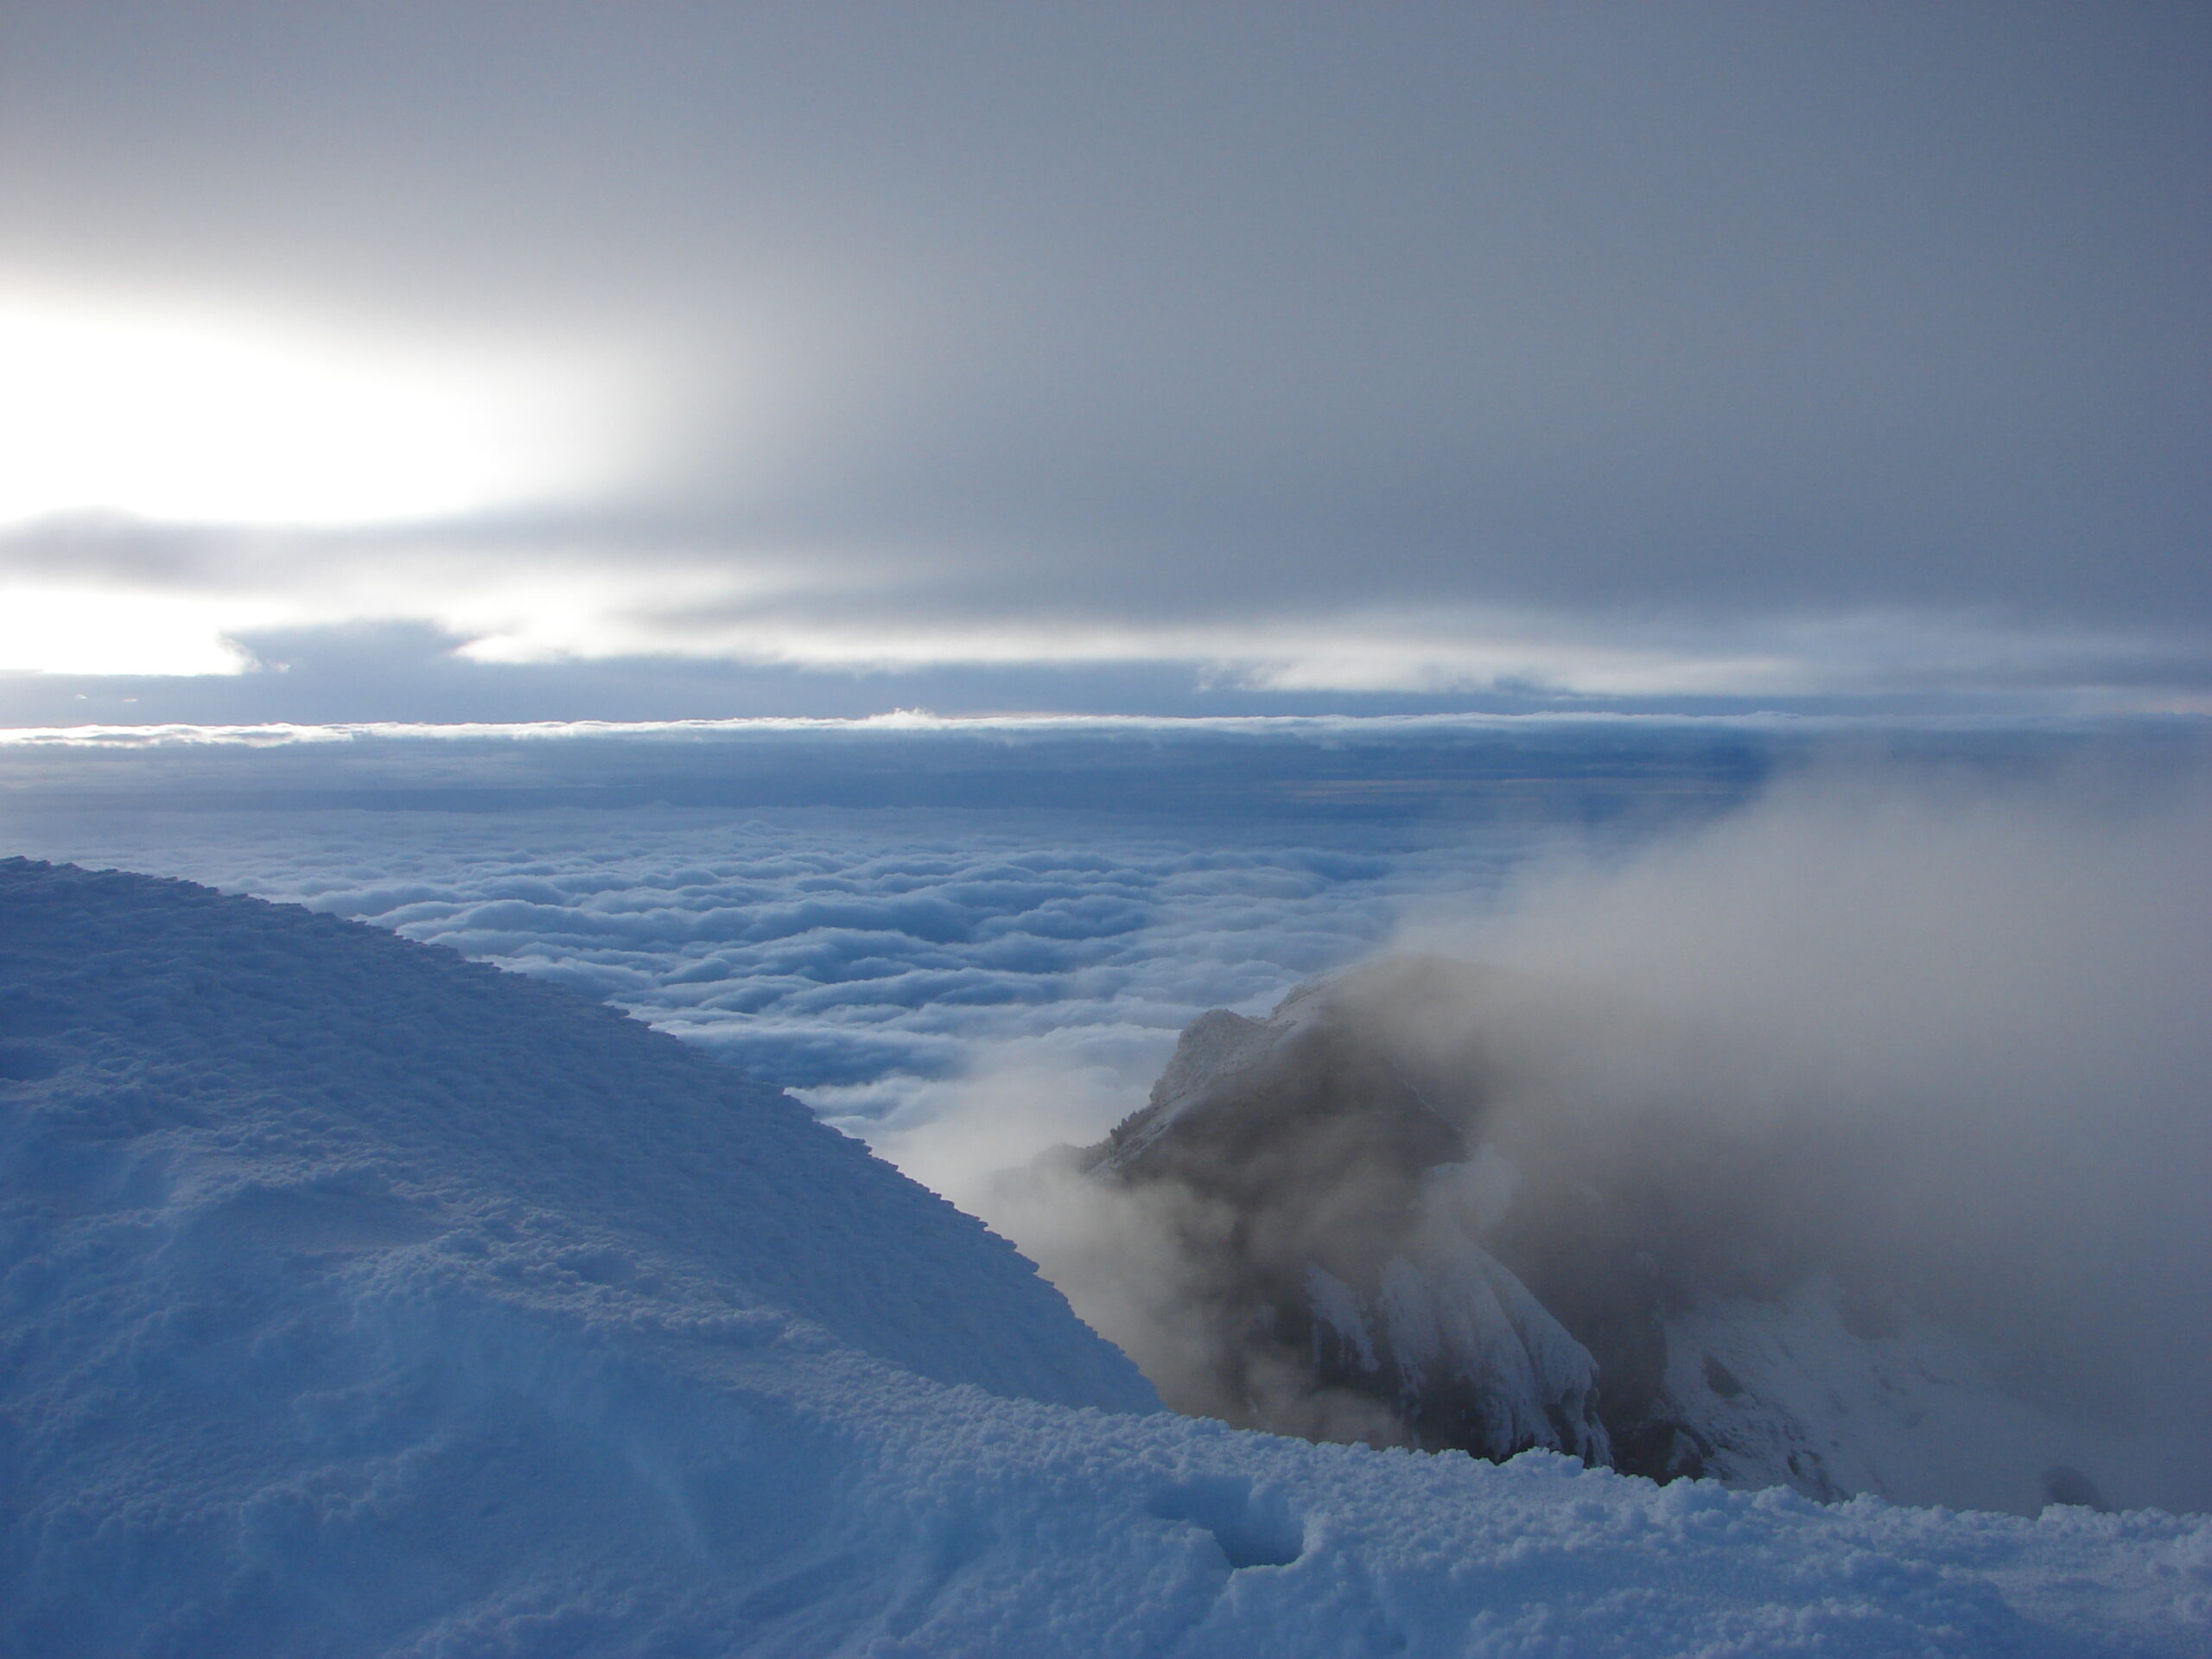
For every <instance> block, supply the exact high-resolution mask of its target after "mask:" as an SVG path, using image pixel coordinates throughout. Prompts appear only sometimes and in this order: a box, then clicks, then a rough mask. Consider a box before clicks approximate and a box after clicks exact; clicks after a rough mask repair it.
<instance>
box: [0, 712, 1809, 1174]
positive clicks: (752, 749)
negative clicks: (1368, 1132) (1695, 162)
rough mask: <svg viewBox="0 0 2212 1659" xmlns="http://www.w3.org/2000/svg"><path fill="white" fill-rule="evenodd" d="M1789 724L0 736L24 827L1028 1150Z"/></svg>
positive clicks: (37, 843) (1731, 767)
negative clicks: (453, 960)
mask: <svg viewBox="0 0 2212 1659" xmlns="http://www.w3.org/2000/svg"><path fill="white" fill-rule="evenodd" d="M1766 741H1767V736H1766V734H1765V732H1764V729H1763V728H1760V727H1759V726H1758V725H1757V723H1755V722H1754V723H1749V724H1746V723H1730V722H1718V723H1716V724H1715V725H1714V727H1713V728H1711V729H1710V730H1707V729H1703V728H1696V727H1694V726H1679V725H1674V724H1667V723H1660V724H1655V725H1651V726H1649V727H1643V726H1637V725H1636V724H1634V723H1632V722H1631V723H1622V722H1604V721H1599V722H1591V723H1588V724H1586V725H1579V724H1572V723H1570V724H1567V725H1565V726H1558V725H1553V724H1548V723H1542V722H1539V723H1537V724H1535V725H1533V726H1529V725H1523V726H1520V727H1509V726H1507V725H1504V724H1503V723H1501V722H1497V721H1467V722H1453V721H1421V720H1414V721H1376V722H1359V721H1350V722H1347V721H1275V722H1268V721H1215V722H1206V721H1188V722H1173V721H1091V722H1084V721H1037V722H988V721H974V722H932V721H927V720H925V719H911V718H910V719H906V720H902V721H890V722H868V721H855V722H832V721H798V722H791V721H755V722H731V723H727V724H724V725H721V726H712V725H709V726H701V725H696V724H695V725H689V726H687V725H681V724H677V725H666V724H664V725H661V726H655V727H640V728H604V727H587V728H575V727H571V728H454V729H452V730H448V731H445V732H440V731H439V730H437V729H436V728H259V729H250V730H241V729H236V728H165V729H163V730H162V731H158V732H155V731H150V730H147V729H139V730H135V731H134V730H132V729H130V728H118V729H114V730H110V731H99V730H94V729H87V728H78V729H75V730H73V731H72V730H64V731H60V732H49V733H41V734H23V733H17V734H10V740H9V741H5V742H0V783H4V784H5V785H6V786H7V787H6V792H5V795H4V798H3V800H0V838H3V839H4V841H5V842H6V848H7V850H8V851H10V852H11V853H20V854H25V855H33V856H38V857H45V858H52V859H56V860H68V861H76V862H79V863H84V864H87V865H92V866H96V867H97V866H116V867H119V868H129V869H137V870H144V871H149V872H153V873H156V874H168V875H178V876H183V877H187V878H188V879H190V880H197V881H202V882H206V883H208V884H210V885H212V886H214V887H220V888H222V889H224V890H226V891H229V892H238V893H252V894H255V895H257V896H259V897H262V898H266V899H277V900H282V901H289V902H295V903H300V904H304V905H308V906H311V907H313V908H315V909H317V910H321V911H325V912H329V913H332V914H335V915H340V916H345V917H349V918H358V919H360V920H363V921H366V922H371V923H373V924H375V925H379V926H385V927H390V928H392V929H394V930H396V931H399V932H401V933H403V934H404V935H406V936H407V937H409V938H416V939H421V940H424V941H426V942H429V943H434V944H443V945H447V946H448V947H450V948H453V949H454V950H461V951H462V952H464V953H465V954H467V955H469V956H472V957H480V958H483V959H485V960H487V961H491V962H494V963H498V964H499V965H500V966H502V967H505V968H511V969H518V970H519V971H522V972H524V973H529V974H532V975H535V976H540V977H543V978H548V979H552V980H556V981H559V982H563V983H565V984H569V985H571V986H574V987H575V988H577V989H580V990H582V991H584V992H586V993H588V994H589V995H594V996H598V997H605V998H607V999H609V1000H611V1001H614V1002H615V1003H617V1004H619V1005H620V1006H621V1007H625V1008H626V1009H629V1010H631V1011H632V1012H633V1013H634V1014H637V1015H638V1016H639V1017H640V1018H642V1019H645V1020H650V1021H651V1022H652V1023H653V1024H655V1025H657V1026H658V1027H662V1028H664V1029H665V1030H668V1031H670V1032H671V1033H675V1034H677V1035H678V1036H681V1037H683V1038H685V1039H690V1040H693V1041H696V1042H698V1043H700V1044H702V1046H707V1047H709V1048H710V1049H711V1050H713V1051H714V1052H716V1053H717V1054H719V1055H721V1056H722V1057H724V1058H728V1059H729V1060H730V1061H732V1062H733V1063H734V1064H735V1065H739V1066H741V1067H742V1068H743V1069H745V1070H746V1071H748V1072H750V1073H752V1074H753V1075H754V1076H757V1077H761V1078H763V1079H764V1080H766V1081H770V1082H773V1083H777V1084H783V1085H785V1086H787V1087H790V1088H792V1089H794V1090H798V1091H799V1092H800V1093H801V1095H802V1096H803V1097H804V1098H805V1099H807V1100H808V1101H809V1102H810V1103H811V1104H812V1105H814V1106H815V1108H816V1109H817V1110H818V1111H820V1112H822V1113H823V1115H824V1116H827V1117H829V1119H830V1120H831V1121H833V1122H838V1123H840V1124H841V1125H842V1126H844V1127H847V1128H852V1129H855V1130H856V1131H859V1132H863V1133H866V1134H868V1136H869V1138H870V1139H872V1140H874V1141H876V1142H877V1143H878V1144H879V1145H880V1146H881V1147H883V1148H884V1149H885V1150H887V1152H890V1153H891V1154H893V1156H898V1155H899V1152H900V1150H901V1148H902V1147H903V1146H904V1145H905V1143H904V1142H903V1141H902V1140H901V1137H902V1136H904V1135H907V1134H908V1132H909V1131H912V1130H913V1129H915V1128H918V1127H919V1126H921V1125H923V1124H925V1123H927V1122H931V1121H932V1120H934V1119H935V1118H937V1117H938V1116H940V1115H941V1114H943V1113H944V1111H945V1110H946V1109H949V1108H950V1107H952V1106H955V1105H958V1106H960V1107H962V1108H963V1109H966V1110H967V1111H968V1112H969V1120H968V1121H969V1122H977V1121H982V1120H979V1119H977V1118H976V1116H975V1114H976V1112H977V1111H979V1110H981V1111H982V1116H983V1119H987V1120H989V1121H991V1122H993V1123H994V1124H995V1127H994V1128H993V1129H992V1130H991V1131H990V1135H989V1139H990V1141H992V1143H993V1145H994V1146H998V1145H999V1144H1000V1143H1001V1142H1003V1143H1005V1145H1004V1147H1003V1148H1002V1149H1004V1150H1006V1151H1007V1154H1008V1155H1012V1154H1013V1153H1014V1152H1015V1151H1019V1150H1020V1146H1019V1145H1016V1144H1015V1143H1022V1144H1027V1142H1028V1141H1037V1143H1038V1144H1042V1143H1043V1141H1048V1140H1050V1139H1055V1138H1067V1137H1070V1136H1073V1137H1077V1138H1086V1137H1088V1136H1090V1135H1095V1134H1096V1133H1100V1132H1103V1129H1104V1128H1107V1127H1109V1126H1110V1124H1111V1123H1112V1122H1114V1121H1115V1120H1116V1119H1117V1118H1118V1117H1119V1116H1122V1115H1123V1114H1124V1113H1126V1112H1128V1111H1129V1110H1131V1109H1134V1108H1135V1107H1136V1106H1137V1105H1139V1104H1141V1103H1142V1100H1143V1098H1144V1095H1145V1092H1146V1090H1147V1088H1148V1087H1149V1085H1150V1083H1151V1080H1152V1078H1153V1077H1154V1076H1155V1075H1156V1074H1157V1072H1158V1070H1159V1067H1160V1065H1161V1063H1162V1062H1163V1061H1164V1060H1165V1058H1166V1054H1167V1052H1168V1051H1169V1049H1170V1048H1171V1047H1172V1046H1173V1041H1174V1038H1175V1035H1176V1033H1178V1032H1179V1030H1180V1029H1181V1027H1183V1026H1184V1025H1185V1024H1187V1023H1188V1022H1189V1020H1191V1019H1192V1017H1193V1016H1195V1015H1196V1014H1198V1013H1200V1012H1202V1011H1203V1010H1205V1009H1206V1008H1209V1007H1236V1008H1239V1009H1243V1010H1246V1011H1258V1010H1261V1009H1263V1008H1265V1007H1269V1006H1271V1005H1272V1004H1273V1002H1274V1001H1275V1000H1276V999H1277V998H1278V997H1279V996H1280V995H1281V994H1282V993H1283V992H1284V991H1285V990H1286V989H1287V988H1289V987H1290V986H1291V985H1293V984H1295V983H1296V982H1299V981H1300V980H1301V979H1304V978H1306V977H1308V976H1313V975H1315V974H1320V973H1326V972H1329V971H1331V970H1332V969H1338V968H1340V967H1342V966H1344V965H1345V964H1347V963H1351V962H1354V961H1357V960H1358V959H1359V958H1361V957H1363V956H1365V955H1367V954H1369V953H1370V952H1371V951H1372V950H1375V949H1376V947H1377V946H1378V945H1379V944H1381V943H1382V942H1383V941H1384V940H1386V939H1388V938H1389V937H1391V935H1392V934H1393V933H1394V932H1395V931H1397V930H1398V929H1400V928H1402V926H1404V925H1408V922H1409V920H1410V919H1411V918H1414V917H1417V916H1421V915H1424V914H1430V913H1433V910H1434V906H1436V905H1437V904H1438V903H1439V902H1442V901H1444V900H1445V899H1447V897H1448V900H1449V902H1450V903H1452V904H1454V905H1458V906H1466V905H1468V904H1475V905H1478V906H1479V905H1480V904H1481V903H1482V902H1484V898H1485V896H1486V895H1491V894H1495V893H1498V892H1500V891H1502V890H1503V887H1505V885H1506V884H1507V883H1508V881H1509V880H1510V875H1511V873H1512V872H1513V871H1514V870H1515V869H1516V868H1520V867H1521V866H1522V865H1523V864H1524V863H1525V862H1526V861H1528V860H1529V859H1530V858H1531V857H1533V856H1537V855H1541V854H1544V853H1546V852H1547V851H1548V850H1555V849H1558V848H1560V846H1561V845H1562V844H1563V843H1567V842H1571V843H1573V844H1575V845H1582V846H1588V845H1596V844H1609V845H1610V844H1629V843H1633V842H1637V841H1638V840H1639V839H1640V838H1642V837H1644V836H1648V835H1649V834H1651V833H1654V832H1655V830H1656V826H1658V825H1660V824H1662V823H1669V822H1675V821H1679V820H1680V819H1681V818H1682V817H1685V816H1688V817H1699V816H1704V815H1709V814H1711V813H1713V812H1714V811H1718V810H1725V808H1726V805H1727V804H1730V803H1732V802H1733V801H1735V800H1737V799H1738V798H1741V796H1742V795H1743V793H1744V792H1745V790H1746V789H1747V788H1749V787H1750V786H1751V784H1752V781H1753V780H1755V779H1756V778H1757V777H1758V776H1759V775H1760V772H1761V770H1762V767H1763V766H1764V760H1763V754H1764V751H1763V747H1762V746H1763V744H1764V742H1766ZM1001 1100H1003V1101H1005V1102H1007V1103H1009V1109H1008V1110H1007V1111H1006V1112H1004V1113H997V1114H994V1113H993V1111H992V1110H990V1109H989V1103H992V1102H995V1101H1001ZM1016 1106H1018V1109H1014V1108H1015V1107H1016ZM1040 1136H1041V1137H1042V1138H1043V1139H1042V1140H1039V1137H1040ZM911 1149H912V1151H913V1152H914V1153H915V1154H916V1155H917V1156H921V1157H925V1158H926V1157H932V1156H938V1155H941V1154H942V1146H941V1145H939V1146H938V1147H935V1148H924V1147H919V1146H918V1145H917V1146H915V1147H912V1148H911Z"/></svg>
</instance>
